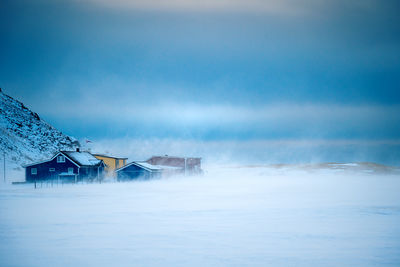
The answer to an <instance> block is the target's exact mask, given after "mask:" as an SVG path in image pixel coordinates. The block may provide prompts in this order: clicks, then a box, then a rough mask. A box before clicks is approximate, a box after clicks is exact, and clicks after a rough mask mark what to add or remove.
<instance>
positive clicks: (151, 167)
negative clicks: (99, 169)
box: [115, 161, 163, 172]
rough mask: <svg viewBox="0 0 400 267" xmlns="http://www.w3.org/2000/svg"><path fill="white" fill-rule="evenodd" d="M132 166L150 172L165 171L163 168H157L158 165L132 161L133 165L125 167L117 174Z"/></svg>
mask: <svg viewBox="0 0 400 267" xmlns="http://www.w3.org/2000/svg"><path fill="white" fill-rule="evenodd" d="M131 165H136V166H138V167H141V168H143V169H146V170H149V171H161V170H163V167H161V166H157V165H152V164H150V163H147V162H144V161H132V162H131V163H128V164H126V165H125V166H123V167H121V168H119V169H117V170H115V171H116V172H118V171H121V170H123V169H125V168H127V167H129V166H131Z"/></svg>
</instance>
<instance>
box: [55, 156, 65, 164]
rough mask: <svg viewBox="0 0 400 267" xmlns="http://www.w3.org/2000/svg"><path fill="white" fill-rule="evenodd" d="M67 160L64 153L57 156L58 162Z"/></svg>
mask: <svg viewBox="0 0 400 267" xmlns="http://www.w3.org/2000/svg"><path fill="white" fill-rule="evenodd" d="M63 162H65V157H64V156H63V155H59V156H57V163H63Z"/></svg>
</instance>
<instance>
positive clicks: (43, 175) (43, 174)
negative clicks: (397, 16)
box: [25, 157, 78, 182]
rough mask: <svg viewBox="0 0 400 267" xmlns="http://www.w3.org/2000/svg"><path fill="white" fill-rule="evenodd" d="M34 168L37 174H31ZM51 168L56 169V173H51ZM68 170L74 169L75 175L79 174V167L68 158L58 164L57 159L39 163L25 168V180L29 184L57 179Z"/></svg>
mask: <svg viewBox="0 0 400 267" xmlns="http://www.w3.org/2000/svg"><path fill="white" fill-rule="evenodd" d="M32 168H36V170H37V174H36V175H34V174H31V170H32ZM50 168H54V172H50V170H49V169H50ZM68 168H73V169H74V171H73V172H74V173H75V174H77V173H78V166H76V165H75V164H74V163H72V162H71V161H70V160H69V159H68V158H65V162H61V163H57V157H55V158H54V159H53V160H51V161H48V162H43V163H39V164H36V165H32V166H29V167H26V168H25V179H26V181H28V182H32V181H34V180H35V179H36V180H46V179H56V178H58V175H59V174H60V173H62V172H68Z"/></svg>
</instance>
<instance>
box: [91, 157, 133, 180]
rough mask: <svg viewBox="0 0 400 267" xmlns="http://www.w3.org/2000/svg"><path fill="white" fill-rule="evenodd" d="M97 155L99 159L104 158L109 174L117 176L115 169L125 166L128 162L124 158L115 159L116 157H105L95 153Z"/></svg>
mask: <svg viewBox="0 0 400 267" xmlns="http://www.w3.org/2000/svg"><path fill="white" fill-rule="evenodd" d="M95 157H96V158H97V159H101V160H103V162H104V163H105V164H106V168H105V171H106V174H107V176H113V177H116V174H115V172H114V171H115V170H116V169H118V168H121V167H123V166H125V164H126V160H124V159H115V158H111V157H105V156H101V155H95Z"/></svg>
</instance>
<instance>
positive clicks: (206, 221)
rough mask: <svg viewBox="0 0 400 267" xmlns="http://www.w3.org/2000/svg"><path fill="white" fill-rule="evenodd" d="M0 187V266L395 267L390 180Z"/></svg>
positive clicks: (333, 176) (397, 196) (268, 172)
mask: <svg viewBox="0 0 400 267" xmlns="http://www.w3.org/2000/svg"><path fill="white" fill-rule="evenodd" d="M0 185H1V188H0V240H1V242H0V266H24V267H26V266H400V176H399V175H398V174H396V173H391V174H390V173H389V174H373V173H372V174H371V173H365V172H353V171H344V170H341V169H340V168H339V169H332V168H331V169H285V168H272V167H253V168H250V167H245V168H223V169H217V168H209V169H208V171H207V173H206V174H205V175H204V176H201V177H175V178H169V179H163V180H154V181H146V182H130V183H103V184H79V185H64V186H63V187H61V186H59V187H43V188H39V189H36V190H35V189H34V188H33V186H32V185H5V184H0Z"/></svg>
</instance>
